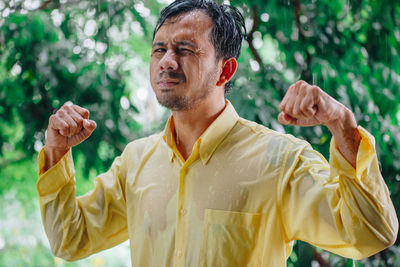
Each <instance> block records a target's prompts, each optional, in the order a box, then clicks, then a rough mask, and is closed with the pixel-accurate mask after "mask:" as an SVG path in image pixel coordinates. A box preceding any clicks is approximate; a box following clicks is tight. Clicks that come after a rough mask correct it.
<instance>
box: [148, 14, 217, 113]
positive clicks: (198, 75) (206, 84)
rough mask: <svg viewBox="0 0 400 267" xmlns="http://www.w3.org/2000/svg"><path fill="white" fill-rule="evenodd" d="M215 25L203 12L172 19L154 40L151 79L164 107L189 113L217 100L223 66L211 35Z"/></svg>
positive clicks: (169, 19)
mask: <svg viewBox="0 0 400 267" xmlns="http://www.w3.org/2000/svg"><path fill="white" fill-rule="evenodd" d="M212 26H213V23H212V20H211V18H210V17H209V16H208V15H207V14H205V13H204V12H201V11H194V12H189V13H184V14H180V15H177V16H175V17H171V18H168V19H167V20H166V21H165V22H164V24H163V25H162V26H161V28H160V29H159V30H158V32H157V33H156V35H155V37H154V41H153V48H152V53H151V58H150V80H151V85H152V87H153V90H154V92H155V94H156V96H157V100H158V102H160V104H161V105H163V106H165V107H167V108H170V109H172V110H189V109H191V108H193V107H194V106H195V105H196V104H197V103H198V102H199V101H202V100H204V99H207V98H209V97H214V94H215V91H217V90H216V89H217V88H216V83H217V80H218V77H219V74H220V73H219V68H218V66H219V65H220V64H221V62H222V61H221V60H220V62H217V60H216V56H215V49H214V47H213V45H212V44H211V42H210V39H209V34H210V31H211V29H212Z"/></svg>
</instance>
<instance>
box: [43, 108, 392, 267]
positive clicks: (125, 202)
mask: <svg viewBox="0 0 400 267" xmlns="http://www.w3.org/2000/svg"><path fill="white" fill-rule="evenodd" d="M173 131H174V125H173V119H170V120H169V121H168V124H167V126H166V128H165V131H164V132H163V133H160V134H156V135H152V136H150V137H147V138H143V139H140V140H136V141H133V142H131V143H130V144H128V146H127V147H126V148H125V150H124V152H123V153H122V155H121V156H120V157H117V158H116V159H115V161H114V163H113V164H112V167H111V168H110V170H109V171H108V172H106V173H104V174H101V175H100V176H99V177H97V178H96V180H95V185H94V190H93V191H91V192H89V193H87V194H85V195H84V196H81V197H77V198H76V197H75V180H74V167H73V160H72V156H71V152H68V153H67V154H66V155H65V156H64V157H63V158H62V159H61V161H59V162H58V163H57V164H56V165H55V166H53V167H52V168H51V169H50V170H48V171H47V172H43V167H44V163H45V159H44V153H43V151H42V152H41V153H40V155H39V170H40V177H39V181H38V184H37V189H38V192H39V195H40V205H41V209H42V217H43V223H44V227H45V229H46V233H47V235H48V237H49V240H50V243H51V247H52V250H53V252H54V254H55V255H57V256H59V257H62V258H65V259H67V260H76V259H80V258H83V257H86V256H88V255H90V254H92V253H95V252H98V251H100V250H103V249H106V248H109V247H112V246H114V245H116V244H118V243H120V242H123V241H125V240H127V239H129V240H130V244H131V260H132V266H140V267H142V266H182V267H183V266H190V267H193V266H216V267H222V266H229V267H232V266H238V267H242V266H271V267H277V266H285V265H286V259H287V258H288V256H289V254H290V252H291V249H292V244H293V242H292V241H293V240H303V241H306V242H308V243H311V244H313V245H315V246H318V247H321V248H323V249H326V250H328V251H331V252H334V253H337V254H339V255H342V256H345V257H350V258H355V259H359V258H363V257H367V256H370V255H371V254H374V253H376V252H378V251H380V250H382V249H384V248H386V247H388V246H390V245H391V244H393V242H394V241H395V239H396V236H397V230H398V220H397V217H396V214H395V210H394V208H393V204H392V202H391V200H390V196H389V191H388V189H387V187H386V185H385V183H384V180H383V179H382V177H381V174H380V173H379V167H378V161H377V157H376V154H375V150H374V144H373V142H374V141H373V137H372V136H370V135H369V134H368V133H367V132H366V131H365V130H363V129H361V128H359V131H360V133H361V136H362V140H361V144H360V147H359V151H358V155H357V168H356V169H354V168H353V167H352V166H351V165H350V164H349V163H348V162H347V161H346V160H345V159H344V158H343V157H342V155H341V154H340V152H338V150H337V149H336V145H335V141H334V140H332V143H331V155H330V159H331V160H330V163H328V162H327V161H326V160H325V159H324V158H323V157H322V156H321V155H320V154H319V153H318V152H316V151H314V150H313V149H312V148H311V146H310V145H309V144H308V143H307V142H305V141H302V140H299V139H296V138H294V137H292V136H290V135H284V134H280V133H277V132H275V131H272V130H270V129H268V128H266V127H264V126H261V125H258V124H256V123H254V122H251V121H247V120H245V119H242V118H239V116H238V115H237V113H236V111H235V110H234V108H233V107H232V105H231V104H230V103H229V102H228V103H227V107H226V108H225V110H224V111H223V112H222V113H221V115H220V116H219V117H218V118H217V119H216V120H215V121H214V122H213V123H212V125H211V126H210V127H209V128H208V129H207V130H206V131H205V132H204V133H203V134H202V136H201V137H200V138H199V139H198V140H197V142H196V143H195V145H194V147H193V151H192V154H191V156H190V157H189V158H188V159H187V160H186V161H184V160H183V158H182V156H181V155H180V153H179V152H178V150H177V149H176V145H175V141H174V138H173V134H172V133H173Z"/></svg>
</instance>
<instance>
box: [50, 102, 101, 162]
mask: <svg viewBox="0 0 400 267" xmlns="http://www.w3.org/2000/svg"><path fill="white" fill-rule="evenodd" d="M94 129H96V122H95V121H93V120H89V111H88V110H87V109H85V108H82V107H79V106H77V105H70V104H65V105H63V106H62V107H61V108H60V109H59V110H58V111H57V112H56V113H55V114H53V115H51V116H50V119H49V126H48V128H47V137H46V144H45V146H44V151H45V154H46V169H49V168H51V167H52V166H53V165H54V164H55V163H57V162H58V161H59V160H60V159H61V157H62V156H63V155H64V154H65V153H67V151H68V150H69V149H70V148H71V147H73V146H76V145H78V144H79V143H81V142H82V141H83V140H85V139H86V138H88V137H89V136H90V135H91V134H92V132H93V131H94Z"/></svg>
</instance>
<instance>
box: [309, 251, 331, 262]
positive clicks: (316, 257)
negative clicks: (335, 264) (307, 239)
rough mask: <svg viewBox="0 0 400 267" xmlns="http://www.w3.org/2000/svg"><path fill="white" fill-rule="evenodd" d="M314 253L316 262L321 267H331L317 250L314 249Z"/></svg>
mask: <svg viewBox="0 0 400 267" xmlns="http://www.w3.org/2000/svg"><path fill="white" fill-rule="evenodd" d="M312 252H313V258H314V260H316V261H317V262H318V263H319V265H320V266H321V267H331V264H330V263H329V262H328V261H327V260H325V259H324V258H323V257H322V255H321V254H320V253H319V252H318V251H317V250H315V248H312Z"/></svg>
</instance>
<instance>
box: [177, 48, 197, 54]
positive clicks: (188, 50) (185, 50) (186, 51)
mask: <svg viewBox="0 0 400 267" xmlns="http://www.w3.org/2000/svg"><path fill="white" fill-rule="evenodd" d="M177 52H178V53H179V54H193V51H192V50H190V49H187V48H179V49H178V50H177Z"/></svg>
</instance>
